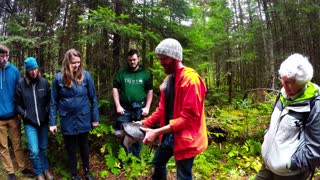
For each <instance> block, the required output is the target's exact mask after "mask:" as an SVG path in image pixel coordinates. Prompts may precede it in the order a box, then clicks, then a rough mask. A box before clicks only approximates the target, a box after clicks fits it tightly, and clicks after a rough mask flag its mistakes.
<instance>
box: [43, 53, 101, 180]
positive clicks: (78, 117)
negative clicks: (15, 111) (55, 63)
mask: <svg viewBox="0 0 320 180" xmlns="http://www.w3.org/2000/svg"><path fill="white" fill-rule="evenodd" d="M57 111H59V115H60V127H61V132H62V135H63V138H64V143H65V148H66V151H67V154H68V163H69V167H70V170H71V175H72V179H75V180H80V177H79V176H78V175H77V157H76V153H77V151H76V149H77V147H79V149H80V155H81V159H82V164H83V170H84V172H85V177H86V179H87V180H92V179H94V177H93V175H92V174H91V172H90V171H89V140H88V134H89V131H90V130H91V129H92V128H93V127H96V126H98V125H99V110H98V101H97V97H96V91H95V86H94V82H93V80H92V78H91V75H90V73H89V72H88V71H86V70H84V69H83V65H82V62H81V55H80V53H79V51H77V50H75V49H70V50H68V51H67V52H66V53H65V55H64V59H63V62H62V70H61V72H59V73H58V74H57V75H56V76H55V78H54V80H53V82H52V90H51V102H50V116H49V117H50V131H51V132H52V133H56V132H57Z"/></svg>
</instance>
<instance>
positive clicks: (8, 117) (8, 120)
mask: <svg viewBox="0 0 320 180" xmlns="http://www.w3.org/2000/svg"><path fill="white" fill-rule="evenodd" d="M9 52H10V50H9V48H8V47H7V46H5V45H2V44H0V152H1V153H0V156H1V159H2V165H3V167H4V169H5V170H6V171H7V173H8V179H9V180H16V175H15V174H14V171H15V170H14V166H13V162H12V159H11V157H10V151H9V142H8V134H9V136H10V139H11V142H12V147H13V152H14V155H15V158H16V162H17V164H18V167H19V169H20V170H22V171H21V172H22V173H23V174H24V175H27V176H29V177H31V176H33V172H32V171H31V170H29V169H27V168H26V163H25V160H24V153H23V149H22V146H21V122H20V120H19V119H18V117H17V114H16V111H15V108H14V92H15V88H16V85H17V83H18V81H19V79H20V73H19V70H18V68H17V67H16V66H14V65H12V64H11V63H10V62H9Z"/></svg>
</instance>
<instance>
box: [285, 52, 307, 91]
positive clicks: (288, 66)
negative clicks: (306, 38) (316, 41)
mask: <svg viewBox="0 0 320 180" xmlns="http://www.w3.org/2000/svg"><path fill="white" fill-rule="evenodd" d="M279 75H280V77H284V76H286V77H288V78H293V79H295V80H296V83H297V84H299V85H305V84H307V83H308V82H309V81H310V80H311V79H312V77H313V67H312V65H311V63H310V62H309V60H308V58H307V57H305V56H302V55H301V54H298V53H295V54H292V55H291V56H289V57H288V58H287V59H286V60H284V61H283V62H282V63H281V66H280V69H279Z"/></svg>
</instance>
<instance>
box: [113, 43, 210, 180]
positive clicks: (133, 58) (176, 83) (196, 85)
mask: <svg viewBox="0 0 320 180" xmlns="http://www.w3.org/2000/svg"><path fill="white" fill-rule="evenodd" d="M155 52H156V55H157V58H158V59H159V61H160V65H161V66H162V67H163V69H164V72H165V73H166V74H167V77H166V78H165V79H164V81H163V82H162V84H161V85H160V101H159V105H158V107H157V109H156V110H155V112H153V113H152V114H151V115H150V116H148V117H146V116H147V115H148V113H149V110H150V104H151V101H152V96H153V95H152V94H153V90H152V88H153V86H152V78H151V75H150V74H148V73H147V72H146V71H145V70H144V69H143V68H142V67H141V66H139V62H140V56H139V53H138V51H137V50H130V51H129V52H128V59H127V62H128V63H127V64H128V67H127V68H126V69H123V70H120V71H118V72H117V73H116V75H115V77H114V81H113V98H114V102H115V106H116V109H117V113H118V116H117V118H116V121H115V129H116V130H118V129H121V124H122V123H125V122H135V123H140V124H143V125H144V126H146V127H149V128H141V130H143V131H145V138H144V140H143V143H151V142H153V141H154V140H155V139H156V138H158V137H159V139H160V142H161V145H160V147H158V148H157V150H156V152H155V155H154V157H153V161H152V165H153V167H154V172H153V175H152V179H155V180H162V179H166V175H167V170H166V164H167V163H168V161H169V159H170V158H171V157H172V156H174V158H175V162H176V168H177V179H183V180H191V179H192V166H193V161H194V158H195V156H196V155H197V154H200V153H201V152H203V151H204V150H205V149H206V148H207V146H208V139H207V131H206V122H205V114H204V100H205V95H206V91H207V89H206V86H205V84H204V82H203V81H202V79H201V77H200V76H199V74H198V73H197V72H196V71H195V70H193V69H192V68H189V67H185V66H184V65H183V64H182V59H183V58H182V57H183V49H182V46H181V44H180V43H179V42H178V41H177V40H176V39H172V38H167V39H164V40H163V41H161V42H160V43H159V44H158V46H157V47H156V49H155ZM155 126H159V127H158V128H151V127H155ZM140 147H141V145H140V143H139V142H137V143H135V144H133V145H132V146H131V147H130V148H129V152H130V153H132V154H133V155H135V156H136V157H137V158H140Z"/></svg>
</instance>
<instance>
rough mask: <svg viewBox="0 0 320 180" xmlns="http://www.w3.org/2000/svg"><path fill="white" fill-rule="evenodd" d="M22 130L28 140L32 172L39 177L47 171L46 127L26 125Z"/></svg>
mask: <svg viewBox="0 0 320 180" xmlns="http://www.w3.org/2000/svg"><path fill="white" fill-rule="evenodd" d="M24 129H25V132H26V137H27V140H28V147H29V150H30V159H31V162H32V167H33V171H34V173H35V174H36V175H40V174H42V173H43V172H44V171H46V170H48V169H49V165H48V158H47V155H46V153H47V147H48V126H41V127H34V126H32V125H29V124H26V125H24Z"/></svg>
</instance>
